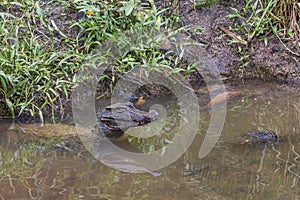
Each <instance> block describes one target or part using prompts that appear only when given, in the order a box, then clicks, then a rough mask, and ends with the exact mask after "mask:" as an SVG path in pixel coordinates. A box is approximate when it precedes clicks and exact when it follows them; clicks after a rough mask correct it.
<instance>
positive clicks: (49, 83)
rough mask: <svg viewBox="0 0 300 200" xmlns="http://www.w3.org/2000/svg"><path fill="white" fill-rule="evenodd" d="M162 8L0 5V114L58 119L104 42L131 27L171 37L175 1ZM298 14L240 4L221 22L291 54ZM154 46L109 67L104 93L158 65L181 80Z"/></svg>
mask: <svg viewBox="0 0 300 200" xmlns="http://www.w3.org/2000/svg"><path fill="white" fill-rule="evenodd" d="M216 2H218V1H215V0H203V1H202V0H201V1H200V0H199V1H198V0H190V3H191V4H193V6H194V8H195V9H196V8H203V7H211V6H214V5H215V3H216ZM164 3H166V2H164ZM170 4H172V6H170V7H168V8H167V9H163V10H158V9H157V7H156V6H155V4H154V1H153V0H148V1H146V0H128V1H115V0H110V1H97V0H92V1H88V0H76V1H71V0H67V1H63V0H58V1H49V2H47V1H34V0H30V1H15V0H5V1H1V2H0V18H1V20H0V37H1V38H2V40H1V41H0V48H1V53H0V82H1V84H0V102H1V104H0V112H1V113H8V112H9V113H10V115H11V116H12V117H16V116H21V115H22V116H23V115H28V116H37V117H39V118H40V119H41V120H43V119H44V117H45V114H47V115H48V114H50V115H51V116H52V117H54V116H55V114H57V113H59V114H60V115H63V114H64V108H65V107H66V104H68V102H69V101H70V94H71V92H72V88H73V87H74V85H75V83H76V81H77V77H76V76H75V74H76V72H78V71H79V70H80V69H82V68H83V67H84V65H83V64H84V62H85V61H86V60H88V59H89V57H90V56H91V52H92V50H93V49H94V48H95V47H96V46H97V45H100V44H102V43H103V42H104V41H106V40H108V39H110V40H113V41H115V40H118V39H119V38H116V37H118V36H120V35H122V34H123V33H125V32H126V31H133V30H135V29H139V28H145V27H148V28H150V29H152V30H155V31H157V32H158V33H161V35H163V32H164V30H168V33H170V34H171V35H172V31H169V28H170V27H171V28H172V29H174V27H177V25H178V22H179V20H180V19H179V17H178V10H179V9H177V8H179V7H180V1H177V0H174V1H171V2H170ZM299 9H300V8H299V3H297V2H296V1H295V0H294V1H277V0H270V1H267V0H247V2H246V5H245V6H244V8H243V10H242V11H239V10H237V9H235V8H233V11H234V13H233V14H231V15H229V17H232V18H237V19H238V21H240V23H239V24H237V25H236V26H235V27H233V28H234V29H235V30H239V31H242V32H243V33H244V34H245V36H246V37H247V41H248V42H251V41H252V40H254V39H255V38H264V40H265V42H268V39H267V38H268V37H269V36H270V37H272V33H274V34H275V36H277V37H278V38H280V39H283V38H284V39H285V40H287V37H289V40H291V41H294V44H295V46H296V47H298V46H299V40H300V36H299V32H300V31H299V21H300V20H299V13H300V12H299ZM177 28H178V27H177ZM178 31H187V28H186V27H183V28H181V29H179V30H178ZM190 32H193V33H195V32H197V30H193V31H190ZM195 34H197V33H195ZM158 40H160V41H162V42H163V39H161V38H160V39H158ZM120 42H121V43H122V42H125V43H126V41H120ZM297 45H298V46H297ZM160 46H161V43H160V44H159V45H156V46H151V47H149V45H148V46H147V45H144V46H138V45H137V46H135V47H133V48H131V49H130V51H126V52H125V53H123V54H122V55H120V57H119V58H116V59H115V60H114V62H113V63H111V65H112V68H113V72H114V74H112V75H110V76H103V77H101V80H104V81H106V82H110V85H109V87H110V89H112V86H113V83H114V82H116V81H117V78H118V74H122V73H125V72H127V71H129V70H131V69H134V68H136V67H140V66H143V65H147V64H148V65H149V64H150V65H151V66H159V67H156V69H155V70H160V71H162V72H165V71H169V72H171V73H179V72H180V73H183V74H184V75H186V74H189V73H191V72H192V71H193V70H194V66H193V65H192V64H191V65H190V66H185V67H181V66H180V67H178V66H179V65H178V64H179V63H180V60H181V59H182V55H179V56H177V57H176V56H174V55H170V54H168V53H165V52H164V53H163V51H162V50H164V49H161V48H160ZM290 51H291V52H293V53H295V54H297V53H296V52H294V51H293V50H290ZM245 57H247V55H245Z"/></svg>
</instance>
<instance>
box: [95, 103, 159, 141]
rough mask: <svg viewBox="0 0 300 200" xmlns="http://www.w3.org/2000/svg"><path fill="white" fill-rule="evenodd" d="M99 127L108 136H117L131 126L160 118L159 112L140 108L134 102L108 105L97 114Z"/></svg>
mask: <svg viewBox="0 0 300 200" xmlns="http://www.w3.org/2000/svg"><path fill="white" fill-rule="evenodd" d="M97 118H98V127H99V129H100V131H101V132H103V133H104V134H105V135H106V136H107V137H108V138H117V137H120V136H122V135H123V134H124V131H126V130H127V129H128V128H130V127H136V126H141V125H144V124H147V123H150V122H152V121H153V120H156V119H157V118H158V112H157V111H155V110H150V111H149V112H146V111H143V110H139V109H138V108H136V107H135V106H134V104H133V103H132V102H127V103H116V104H113V105H110V106H107V107H106V108H105V109H104V110H102V111H100V112H99V113H98V114H97Z"/></svg>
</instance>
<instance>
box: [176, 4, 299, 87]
mask: <svg viewBox="0 0 300 200" xmlns="http://www.w3.org/2000/svg"><path fill="white" fill-rule="evenodd" d="M244 4H245V2H244V1H242V0H235V1H221V2H220V3H218V4H216V5H215V6H214V7H213V8H203V9H194V8H193V5H192V4H191V3H190V1H188V0H184V1H181V3H180V16H181V19H182V21H183V24H184V25H186V26H194V27H198V28H201V29H202V30H203V31H202V34H201V35H198V36H195V37H194V38H193V39H195V40H196V41H198V42H199V43H203V44H205V45H206V50H207V51H208V52H209V53H210V54H211V56H212V58H213V59H214V61H215V63H216V64H217V66H218V67H219V70H220V72H221V74H222V75H224V76H226V77H234V78H257V79H263V80H272V81H279V82H286V83H294V82H296V83H299V81H300V57H298V56H296V55H294V54H292V53H291V52H289V51H288V50H287V49H286V48H285V47H284V45H283V44H282V43H281V42H280V41H279V40H278V39H277V38H275V37H276V36H272V35H271V33H270V35H266V36H265V37H268V44H267V45H265V44H264V41H263V39H255V40H254V41H252V44H250V45H244V44H240V43H235V44H230V40H232V37H230V36H229V35H228V34H227V33H226V32H224V29H225V30H229V29H230V28H229V27H234V24H235V23H238V21H237V19H228V18H227V17H226V16H227V15H229V14H232V13H233V11H232V10H231V7H232V8H236V9H238V10H241V9H242V7H243V5H244ZM233 33H234V34H236V35H237V36H239V35H240V36H242V38H243V34H242V33H238V32H233ZM243 39H244V40H247V39H246V38H243ZM285 42H286V43H285V45H286V46H287V47H289V48H291V49H292V50H293V51H294V52H296V53H298V54H299V49H297V48H293V45H294V44H293V42H294V41H285ZM294 46H295V45H294ZM247 55H249V57H248V58H245V57H246V56H247Z"/></svg>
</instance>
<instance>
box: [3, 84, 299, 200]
mask: <svg viewBox="0 0 300 200" xmlns="http://www.w3.org/2000/svg"><path fill="white" fill-rule="evenodd" d="M261 84H263V83H261ZM281 87H284V86H276V87H275V86H274V87H272V88H271V89H270V90H265V91H264V92H263V93H255V95H254V96H253V95H252V96H251V91H253V90H255V89H256V90H257V87H256V86H255V87H254V88H251V85H250V86H248V90H249V91H250V96H249V97H248V98H246V97H245V95H244V96H243V97H241V98H237V99H236V100H234V101H231V102H229V104H228V108H227V117H226V122H225V127H224V129H223V132H222V135H221V138H220V139H219V141H218V143H217V145H216V146H215V148H214V149H213V151H212V152H210V154H209V155H208V156H206V157H205V158H204V159H201V160H200V159H199V158H198V157H197V156H198V151H199V149H200V146H201V143H202V141H203V138H204V136H205V131H206V129H207V126H208V123H209V119H210V115H209V112H206V111H204V112H201V123H202V126H201V130H200V131H199V133H200V134H199V135H197V137H196V138H195V140H194V142H193V144H192V145H191V147H190V148H189V150H188V151H187V152H186V153H185V154H184V155H183V156H182V157H181V158H180V159H178V161H176V162H175V163H173V164H171V165H169V166H168V167H166V168H164V169H163V170H161V171H160V172H161V173H162V175H161V176H158V177H154V176H152V175H150V174H129V173H122V172H119V171H116V170H113V169H110V168H108V167H106V166H105V165H103V164H101V163H100V162H99V161H98V160H95V159H94V158H93V157H92V156H91V155H90V154H89V153H88V152H87V151H86V150H85V149H84V148H83V147H82V145H81V144H80V143H78V145H79V147H76V148H73V147H70V148H61V147H59V145H57V144H56V143H55V142H58V141H51V145H50V144H47V140H48V139H47V140H46V139H44V140H42V141H41V139H39V142H36V141H35V140H37V139H34V138H32V134H27V133H26V134H25V133H24V131H23V132H22V129H16V128H15V127H13V126H11V122H4V121H0V123H1V125H0V137H1V138H0V172H1V176H0V181H1V182H0V184H1V188H0V198H1V199H18V198H19V199H167V198H172V199H298V198H300V187H299V183H298V182H299V176H300V146H299V143H300V137H299V131H300V128H299V122H300V121H299V120H300V116H299V114H300V103H299V95H300V93H299V92H298V91H297V89H296V88H295V89H293V88H288V89H286V88H283V89H282V88H281ZM241 90H243V88H242V89H241ZM252 94H253V93H252ZM298 94H299V95H298ZM24 126H26V125H24ZM175 130H176V129H175ZM257 130H273V131H275V132H277V133H278V135H279V141H278V142H277V143H275V144H263V143H261V144H243V142H242V140H243V134H245V133H247V132H250V131H257ZM29 138H30V139H29ZM131 145H133V144H131ZM135 145H137V144H135Z"/></svg>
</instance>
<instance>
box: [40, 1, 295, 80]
mask: <svg viewBox="0 0 300 200" xmlns="http://www.w3.org/2000/svg"><path fill="white" fill-rule="evenodd" d="M155 3H156V5H157V7H158V8H159V9H163V8H170V6H171V5H170V4H171V3H170V2H169V1H165V0H159V1H156V2H155ZM244 5H245V0H231V1H229V0H220V2H219V3H217V4H215V5H214V7H212V8H202V9H195V8H194V7H193V3H192V2H191V1H190V0H180V1H179V5H176V7H173V9H174V10H173V11H174V12H177V13H178V14H179V15H180V18H181V21H182V25H185V26H193V27H198V28H201V29H202V30H203V31H202V33H203V34H201V35H196V36H194V37H193V39H194V40H196V41H198V42H199V43H202V44H205V45H206V50H207V51H208V52H209V53H210V54H211V56H212V58H213V60H214V62H215V63H216V64H217V66H218V67H219V70H220V72H221V74H222V75H224V76H226V77H232V78H258V79H263V80H273V81H274V80H275V81H278V82H286V83H300V57H299V56H296V55H294V54H292V53H290V52H289V51H288V50H287V49H286V48H285V47H284V46H283V45H282V44H281V43H280V41H279V40H278V39H277V38H274V36H273V37H272V36H270V37H269V38H268V45H267V46H266V45H265V44H264V41H263V39H256V40H254V41H253V43H252V44H253V46H252V47H250V46H249V45H248V46H246V45H243V44H238V43H235V44H231V43H230V40H231V39H232V38H231V37H230V36H229V35H228V34H226V33H225V32H224V31H223V30H221V29H222V28H223V29H226V30H228V29H229V27H233V26H234V24H235V23H237V19H229V18H227V17H226V16H227V15H229V14H232V13H233V11H232V10H231V7H233V8H236V9H238V10H241V9H242V8H243V6H244ZM41 7H43V9H44V10H47V12H46V13H47V16H46V18H48V20H49V21H50V20H53V21H54V22H55V23H56V25H57V26H58V27H59V29H60V30H62V31H63V32H64V33H65V34H66V35H68V36H69V37H71V38H73V37H76V34H77V33H76V32H77V30H74V29H70V28H69V26H70V24H71V22H72V21H76V20H78V17H79V15H78V14H79V13H76V11H74V10H72V9H70V10H63V8H62V7H61V5H60V3H58V2H56V3H55V4H54V6H53V4H51V8H50V7H49V4H47V3H46V2H45V3H44V4H42V5H41ZM171 7H172V6H171ZM59 13H61V14H59ZM62 13H66V14H62ZM234 34H236V35H240V36H241V37H242V38H243V37H244V36H243V34H242V33H237V32H234ZM58 35H59V34H58ZM243 39H244V40H246V38H243ZM285 45H286V46H288V47H292V46H293V44H292V42H291V41H286V43H285ZM239 48H240V49H242V51H240V52H239V51H238V49H239ZM293 50H294V51H295V52H296V53H298V54H300V52H299V49H298V50H297V49H293ZM245 55H250V56H249V57H248V58H246V59H241V58H242V57H243V56H245ZM247 62H248V64H247V65H246V66H245V63H247Z"/></svg>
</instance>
